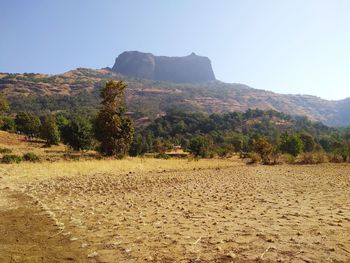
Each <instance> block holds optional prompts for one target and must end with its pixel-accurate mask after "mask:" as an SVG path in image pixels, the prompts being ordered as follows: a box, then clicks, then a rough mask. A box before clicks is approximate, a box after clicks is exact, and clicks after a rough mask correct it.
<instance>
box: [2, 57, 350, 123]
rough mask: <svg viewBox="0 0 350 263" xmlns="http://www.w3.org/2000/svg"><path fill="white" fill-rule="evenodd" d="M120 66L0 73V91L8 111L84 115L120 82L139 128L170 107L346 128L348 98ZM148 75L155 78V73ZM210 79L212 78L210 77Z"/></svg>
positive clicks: (129, 108) (212, 76)
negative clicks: (265, 113) (180, 78)
mask: <svg viewBox="0 0 350 263" xmlns="http://www.w3.org/2000/svg"><path fill="white" fill-rule="evenodd" d="M142 54H145V53H142ZM142 56H143V55H142ZM152 56H153V55H152ZM189 57H196V58H195V59H197V56H196V55H190V56H188V57H185V60H186V59H191V58H189ZM160 58H161V57H160ZM117 60H118V59H117ZM164 60H168V58H164ZM169 60H170V61H172V59H169ZM175 60H176V59H175ZM180 60H181V59H180ZM156 61H157V59H156ZM209 62H210V61H209ZM170 63H172V62H170ZM181 63H182V62H181ZM136 64H137V63H136ZM146 64H147V63H146ZM175 64H176V63H175ZM119 67H120V64H119V63H118V62H117V63H116V65H115V66H114V67H113V69H111V68H105V69H97V70H94V69H85V68H78V69H76V70H71V71H68V72H66V73H63V74H58V75H45V74H33V73H29V74H8V73H0V91H2V92H4V93H5V94H6V95H7V96H8V98H9V100H10V102H11V106H12V110H13V111H20V110H31V111H35V112H38V113H40V112H47V111H63V110H74V111H77V110H81V111H83V112H85V113H88V112H91V111H94V110H96V108H97V107H98V103H99V90H100V88H101V87H102V86H103V85H104V83H105V82H106V81H107V80H110V79H123V80H125V81H127V82H128V85H129V88H128V89H127V93H126V102H127V107H128V111H129V114H130V115H131V116H133V117H134V119H135V120H138V121H139V122H141V123H143V124H144V125H146V124H147V123H148V122H149V120H152V119H155V118H157V117H159V116H162V115H163V114H164V112H165V111H167V110H169V109H173V108H177V109H183V110H190V111H197V112H207V113H214V112H231V111H246V110H247V109H249V108H253V109H255V108H258V109H262V110H269V109H272V110H276V111H279V112H283V113H286V114H290V115H304V116H307V117H308V118H310V119H311V120H312V121H320V122H323V123H325V124H327V125H330V126H344V125H349V124H350V99H346V100H340V101H328V100H324V99H321V98H318V97H315V96H307V95H284V94H277V93H273V92H270V91H265V90H258V89H254V88H251V87H248V86H246V85H243V84H228V83H224V82H221V81H217V80H211V81H206V82H201V81H198V83H176V81H175V80H174V81H173V82H169V81H160V80H155V79H148V78H147V76H144V75H142V74H143V73H142V74H141V75H138V77H132V76H131V75H132V74H129V73H125V72H124V75H123V74H121V73H120V71H123V70H121V69H119ZM117 69H119V72H116V70H117ZM210 69H211V67H210ZM155 72H156V70H155ZM152 74H156V76H157V74H158V73H154V72H153V73H152ZM159 74H160V73H159ZM209 75H210V74H209ZM209 75H208V76H209ZM197 77H198V76H197ZM157 78H160V77H157ZM169 78H171V75H170V76H169ZM210 78H214V74H213V75H211V77H210ZM202 80H204V79H202ZM188 82H191V81H188Z"/></svg>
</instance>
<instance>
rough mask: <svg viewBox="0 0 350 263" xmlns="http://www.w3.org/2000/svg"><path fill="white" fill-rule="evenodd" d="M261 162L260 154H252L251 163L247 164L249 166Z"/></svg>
mask: <svg viewBox="0 0 350 263" xmlns="http://www.w3.org/2000/svg"><path fill="white" fill-rule="evenodd" d="M260 162H261V157H260V154H257V153H252V154H250V155H249V161H248V162H247V164H255V163H260Z"/></svg>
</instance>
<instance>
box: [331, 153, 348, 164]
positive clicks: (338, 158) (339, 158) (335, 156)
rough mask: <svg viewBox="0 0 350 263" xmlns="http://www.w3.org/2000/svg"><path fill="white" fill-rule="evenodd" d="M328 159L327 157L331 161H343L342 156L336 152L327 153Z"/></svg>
mask: <svg viewBox="0 0 350 263" xmlns="http://www.w3.org/2000/svg"><path fill="white" fill-rule="evenodd" d="M328 159H329V161H330V162H331V163H342V162H344V159H343V157H342V156H341V155H340V154H336V153H333V154H329V155H328Z"/></svg>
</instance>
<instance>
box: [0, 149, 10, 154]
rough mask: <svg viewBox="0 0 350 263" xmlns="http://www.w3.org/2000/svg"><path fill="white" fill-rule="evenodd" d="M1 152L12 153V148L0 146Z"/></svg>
mask: <svg viewBox="0 0 350 263" xmlns="http://www.w3.org/2000/svg"><path fill="white" fill-rule="evenodd" d="M0 153H1V154H9V153H12V150H11V149H8V148H0Z"/></svg>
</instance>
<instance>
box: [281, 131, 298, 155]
mask: <svg viewBox="0 0 350 263" xmlns="http://www.w3.org/2000/svg"><path fill="white" fill-rule="evenodd" d="M280 150H281V151H282V152H283V153H288V154H290V155H292V156H294V157H296V156H298V154H300V153H301V152H302V151H303V142H302V140H301V139H300V138H299V136H297V135H295V134H287V133H284V134H282V136H281V142H280Z"/></svg>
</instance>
